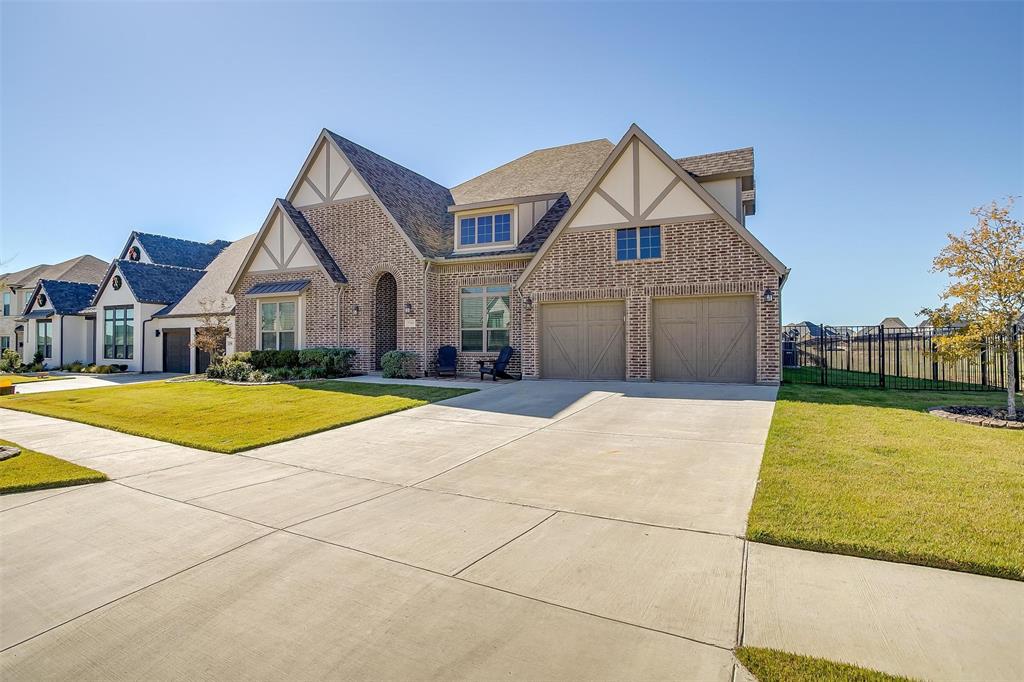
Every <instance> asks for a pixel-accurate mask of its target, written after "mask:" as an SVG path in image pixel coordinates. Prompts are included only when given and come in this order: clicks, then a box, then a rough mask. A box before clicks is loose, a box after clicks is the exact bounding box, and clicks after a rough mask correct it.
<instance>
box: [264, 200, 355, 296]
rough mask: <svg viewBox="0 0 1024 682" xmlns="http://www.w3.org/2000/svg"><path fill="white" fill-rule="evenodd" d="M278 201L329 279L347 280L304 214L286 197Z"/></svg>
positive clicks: (344, 281)
mask: <svg viewBox="0 0 1024 682" xmlns="http://www.w3.org/2000/svg"><path fill="white" fill-rule="evenodd" d="M278 202H279V203H280V204H281V208H282V209H283V210H284V212H285V213H287V214H288V217H289V218H290V219H291V221H292V223H293V224H294V225H295V229H297V230H298V231H299V234H301V235H302V238H303V239H305V240H306V244H307V246H309V250H310V251H312V252H313V255H314V256H315V257H316V259H317V260H318V261H320V265H322V266H323V268H324V270H326V271H327V274H328V275H330V277H331V279H332V280H334V281H335V282H337V283H338V284H344V283H346V282H348V278H346V277H345V273H343V272H342V271H341V268H340V267H339V266H338V263H337V261H335V260H334V257H333V256H332V255H331V252H330V251H328V250H327V247H326V246H324V243H323V242H322V241H320V237H318V236H317V234H316V232H315V231H314V230H313V228H312V226H310V224H309V221H308V220H306V216H304V215H303V214H302V211H300V210H299V209H297V208H295V207H294V206H292V205H291V202H289V201H288V200H287V199H278Z"/></svg>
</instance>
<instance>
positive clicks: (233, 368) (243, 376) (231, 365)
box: [224, 360, 253, 381]
mask: <svg viewBox="0 0 1024 682" xmlns="http://www.w3.org/2000/svg"><path fill="white" fill-rule="evenodd" d="M252 370H253V367H252V365H250V364H249V363H248V362H241V361H239V360H230V361H228V362H225V363H224V378H225V379H227V380H229V381H249V380H250V377H251V376H252Z"/></svg>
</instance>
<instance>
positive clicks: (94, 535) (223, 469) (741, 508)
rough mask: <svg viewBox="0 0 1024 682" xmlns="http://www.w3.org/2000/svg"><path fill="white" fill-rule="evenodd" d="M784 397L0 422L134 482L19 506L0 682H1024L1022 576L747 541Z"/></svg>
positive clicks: (496, 392) (569, 396)
mask: <svg viewBox="0 0 1024 682" xmlns="http://www.w3.org/2000/svg"><path fill="white" fill-rule="evenodd" d="M445 384H446V385H450V384H449V383H448V382H445ZM773 399H774V391H771V390H770V389H765V388H764V387H725V386H710V385H703V386H701V385H681V384H676V385H672V384H645V385H631V384H623V383H616V382H594V383H579V382H520V383H517V384H505V385H502V384H498V385H497V386H496V387H494V388H493V389H489V390H485V391H481V392H478V393H474V394H470V395H466V396H461V397H459V398H455V399H452V400H448V401H445V402H443V403H436V404H432V405H427V406H424V407H420V408H416V409H415V410H409V411H405V412H400V413H396V414H393V415H388V416H385V417H380V418H377V419H373V420H369V421H366V422H361V423H358V424H353V425H351V426H347V427H343V428H339V429H334V430H331V431H326V432H323V433H319V434H316V435H312V436H308V437H305V438H301V439H296V440H293V441H289V442H286V443H280V444H276V445H272V446H267V447H265V448H259V449H256V450H252V451H249V452H246V453H243V454H239V455H218V454H214V453H208V452H203V451H200V450H194V449H191V448H182V447H179V446H175V445H168V444H166V443H161V442H158V441H153V440H150V439H146V438H139V437H137V436H128V435H125V434H120V433H115V432H112V431H108V430H105V429H99V428H96V427H91V426H86V425H82V424H74V423H69V422H64V421H61V420H56V419H50V418H47V417H38V416H35V415H30V414H26V413H19V412H10V411H4V410H0V438H6V439H9V440H13V441H15V442H19V443H21V444H23V445H27V446H31V447H34V448H37V449H39V450H41V451H43V452H49V453H51V454H55V455H58V456H63V457H65V458H68V459H72V460H74V461H77V462H81V463H82V464H84V465H86V466H93V467H94V468H97V469H99V470H101V471H104V472H106V473H108V475H111V477H112V478H114V479H116V481H115V482H113V483H105V484H99V485H92V486H84V487H80V488H72V489H64V490H57V491H38V492H32V493H23V494H18V495H7V496H3V497H0V511H2V515H0V547H2V548H3V559H2V562H0V584H2V585H3V587H4V589H3V594H2V595H0V642H2V643H3V646H4V647H10V648H8V649H7V650H6V651H4V652H3V653H0V676H2V677H4V678H5V679H37V678H39V677H51V676H52V677H85V678H96V677H146V678H153V679H162V678H172V677H173V678H181V677H189V676H193V677H209V676H212V677H225V676H232V677H239V676H241V677H250V678H261V677H271V676H274V677H279V676H282V675H291V676H293V677H304V678H316V677H330V676H334V677H336V676H339V675H343V676H350V677H351V676H357V677H358V676H362V677H402V678H417V679H418V678H425V677H445V678H450V679H459V678H480V677H497V676H502V677H506V676H508V675H512V676H518V677H530V678H541V677H545V678H558V677H573V678H581V677H591V678H599V679H600V678H604V679H611V678H617V679H622V678H641V677H642V678H651V679H660V678H673V679H680V678H684V679H702V680H703V679H715V680H722V681H723V682H726V681H728V680H731V679H733V675H735V674H736V672H737V671H736V668H735V665H736V663H735V660H734V659H733V657H732V656H731V654H730V653H729V650H730V649H732V648H733V647H735V646H736V645H738V644H740V643H743V644H747V645H751V646H770V647H776V648H780V649H784V650H788V651H793V652H796V653H804V654H808V655H813V656H821V657H824V658H829V659H833V660H840V661H847V662H851V663H856V664H859V665H862V666H866V667H871V668H877V669H880V670H884V671H888V672H892V673H895V674H903V675H910V676H914V677H919V678H924V679H939V680H960V679H979V680H980V679H992V680H1015V679H1021V678H1024V661H1022V660H1021V652H1022V651H1024V639H1022V635H1021V631H1022V628H1021V625H1022V621H1024V596H1022V587H1024V586H1022V584H1021V583H1017V582H1013V581H1007V580H999V579H995V578H986V577H981V576H974V575H968V574H961V573H953V572H949V571H940V570H936V569H929V568H922V567H916V566H906V565H900V564H890V563H885V562H879V561H871V560H867V559H856V558H851V557H841V556H835V555H828V554H817V553H812V552H803V551H799V550H792V549H785V548H778V547H770V546H765V545H757V544H753V543H748V542H746V541H745V540H744V539H743V538H742V533H743V531H744V528H745V518H746V513H747V509H749V505H750V500H751V498H752V495H753V489H754V484H755V482H756V477H757V472H758V467H759V464H760V456H761V452H762V450H763V445H764V438H765V435H766V434H767V429H768V424H769V423H770V419H771V414H772V409H773V405H774V403H773ZM5 509H6V511H3V510H5ZM83 577H84V579H85V580H86V582H87V584H86V585H83V583H82V580H83ZM52 595H61V596H60V597H59V598H55V597H53V596H52ZM355 624H358V625H355ZM126 642H131V646H125V643H126Z"/></svg>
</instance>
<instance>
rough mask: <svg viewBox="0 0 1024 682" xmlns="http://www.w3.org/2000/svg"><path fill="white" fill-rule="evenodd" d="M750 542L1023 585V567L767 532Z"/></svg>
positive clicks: (755, 533) (750, 533)
mask: <svg viewBox="0 0 1024 682" xmlns="http://www.w3.org/2000/svg"><path fill="white" fill-rule="evenodd" d="M746 538H747V540H749V541H751V542H758V543H761V544H764V545H773V546H775V547H788V548H791V549H801V550H806V551H810V552H819V553H821V554H837V555H840V556H850V557H856V558H859V559H871V560H875V561H888V562H891V563H897V564H906V565H908V566H922V567H924V568H936V569H940V570H945V571H955V572H957V573H967V574H970V575H980V576H985V577H987V578H1001V579H1004V580H1016V581H1018V582H1024V566H1021V567H1014V566H1002V565H999V564H983V563H977V562H972V561H955V560H953V559H948V558H945V557H942V556H937V555H934V554H916V553H910V552H908V553H900V552H893V551H888V550H885V549H881V548H878V547H867V546H864V545H857V544H853V543H845V542H834V541H826V540H814V539H807V538H796V537H787V536H780V535H775V534H773V533H771V532H770V531H764V530H751V529H749V528H748V529H747V534H746Z"/></svg>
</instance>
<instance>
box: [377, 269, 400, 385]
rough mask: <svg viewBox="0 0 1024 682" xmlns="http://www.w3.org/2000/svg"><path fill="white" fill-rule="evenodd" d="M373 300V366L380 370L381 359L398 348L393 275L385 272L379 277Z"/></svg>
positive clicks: (395, 290) (396, 292)
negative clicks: (374, 340)
mask: <svg viewBox="0 0 1024 682" xmlns="http://www.w3.org/2000/svg"><path fill="white" fill-rule="evenodd" d="M374 298H375V300H374V306H373V314H374V332H375V335H376V342H375V344H374V345H375V348H374V356H375V357H374V361H375V364H374V366H375V367H376V368H377V369H380V359H381V357H383V356H384V354H385V353H387V352H388V351H392V350H396V349H397V348H398V282H396V281H395V277H394V275H392V274H390V273H387V272H385V273H384V274H383V275H381V276H380V278H379V279H378V280H377V288H376V295H375V297H374Z"/></svg>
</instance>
